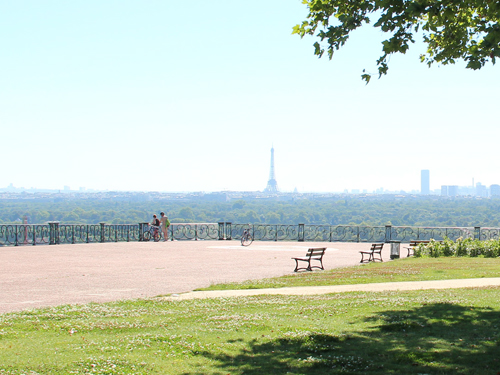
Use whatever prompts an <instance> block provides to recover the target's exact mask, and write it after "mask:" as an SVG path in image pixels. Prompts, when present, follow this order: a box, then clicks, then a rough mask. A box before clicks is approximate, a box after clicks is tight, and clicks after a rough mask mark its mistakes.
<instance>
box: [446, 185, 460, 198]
mask: <svg viewBox="0 0 500 375" xmlns="http://www.w3.org/2000/svg"><path fill="white" fill-rule="evenodd" d="M448 196H449V197H458V186H457V185H450V186H448Z"/></svg>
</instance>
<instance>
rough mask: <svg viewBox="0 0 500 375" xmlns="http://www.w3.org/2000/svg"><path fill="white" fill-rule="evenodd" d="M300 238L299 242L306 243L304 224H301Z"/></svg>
mask: <svg viewBox="0 0 500 375" xmlns="http://www.w3.org/2000/svg"><path fill="white" fill-rule="evenodd" d="M298 236H299V238H298V241H299V242H304V238H305V228H304V224H299V231H298Z"/></svg>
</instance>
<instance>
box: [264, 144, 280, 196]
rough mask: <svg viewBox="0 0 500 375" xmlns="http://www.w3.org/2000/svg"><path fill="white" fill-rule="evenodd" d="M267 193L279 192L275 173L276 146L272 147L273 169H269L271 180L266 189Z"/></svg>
mask: <svg viewBox="0 0 500 375" xmlns="http://www.w3.org/2000/svg"><path fill="white" fill-rule="evenodd" d="M264 191H265V192H266V193H277V192H278V183H277V182H276V175H275V174H274V147H272V148H271V170H270V171H269V181H267V187H266V188H265V190H264Z"/></svg>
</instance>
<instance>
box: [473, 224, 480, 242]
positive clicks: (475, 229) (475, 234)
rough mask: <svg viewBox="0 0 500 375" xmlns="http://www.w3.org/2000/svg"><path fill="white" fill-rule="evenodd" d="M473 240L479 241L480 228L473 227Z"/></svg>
mask: <svg viewBox="0 0 500 375" xmlns="http://www.w3.org/2000/svg"><path fill="white" fill-rule="evenodd" d="M474 239H475V240H481V227H474Z"/></svg>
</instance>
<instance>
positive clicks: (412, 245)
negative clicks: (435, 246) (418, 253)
mask: <svg viewBox="0 0 500 375" xmlns="http://www.w3.org/2000/svg"><path fill="white" fill-rule="evenodd" d="M430 242H431V241H430V240H415V241H410V243H409V244H408V246H405V249H406V250H408V255H407V256H411V255H412V253H413V251H414V250H415V247H417V246H418V245H420V244H428V243H430ZM435 242H439V243H441V242H443V241H435Z"/></svg>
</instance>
